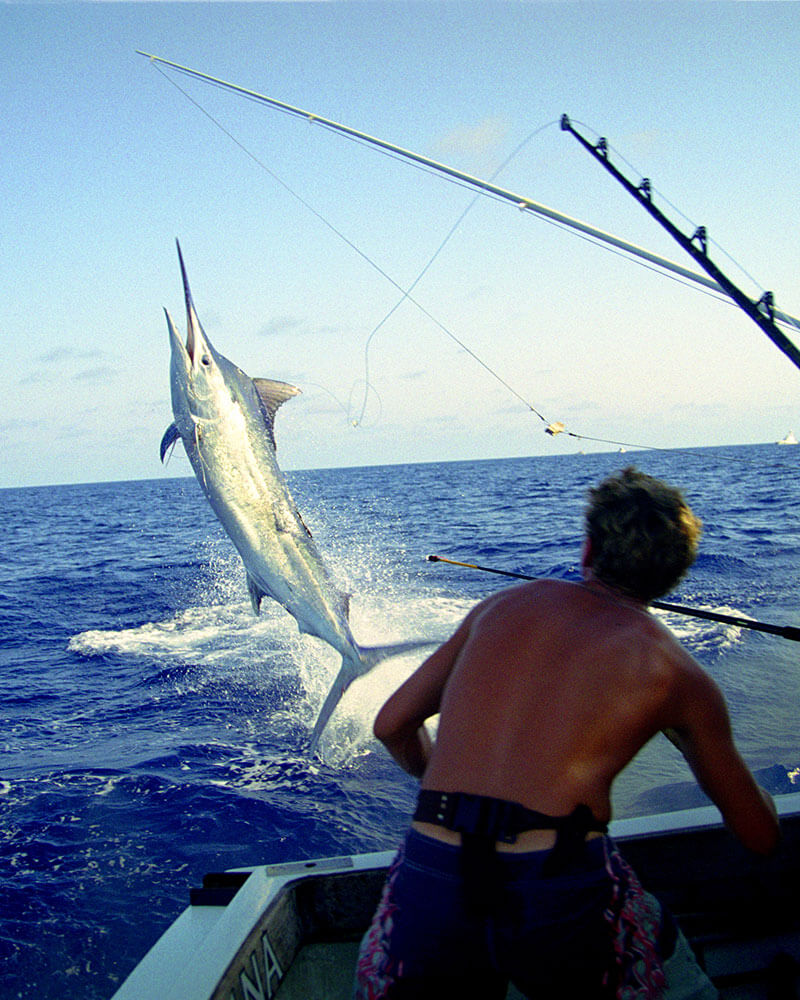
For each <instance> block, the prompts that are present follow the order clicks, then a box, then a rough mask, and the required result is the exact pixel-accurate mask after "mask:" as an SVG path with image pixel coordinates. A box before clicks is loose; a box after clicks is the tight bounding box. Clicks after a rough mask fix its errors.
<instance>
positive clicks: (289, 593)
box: [161, 245, 428, 751]
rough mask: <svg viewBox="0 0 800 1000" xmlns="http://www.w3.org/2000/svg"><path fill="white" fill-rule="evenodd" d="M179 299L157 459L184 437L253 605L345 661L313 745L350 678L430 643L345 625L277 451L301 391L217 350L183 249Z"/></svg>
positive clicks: (343, 602) (341, 597)
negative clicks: (181, 326) (372, 640)
mask: <svg viewBox="0 0 800 1000" xmlns="http://www.w3.org/2000/svg"><path fill="white" fill-rule="evenodd" d="M178 257H179V260H180V266H181V275H182V277H183V291H184V297H185V299H186V324H187V338H186V346H185V347H184V345H183V343H182V341H181V338H180V335H179V334H178V331H177V329H176V327H175V324H174V323H173V321H172V317H171V316H170V314H169V312H167V311H166V310H165V313H166V317H167V326H168V328H169V335H170V344H171V348H172V358H171V362H170V387H171V392H172V412H173V416H174V418H175V419H174V422H173V423H172V424H170V426H169V427H168V428H167V431H166V433H165V434H164V437H163V439H162V441H161V460H162V462H163V460H164V456H165V455H166V452H167V450H168V449H169V447H170V446H171V445H173V444H174V443H175V442H176V441H177V440H178V438H180V439H181V440H182V441H183V446H184V448H185V449H186V454H187V455H188V457H189V461H190V462H191V464H192V468H193V469H194V473H195V475H196V476H197V479H198V482H199V483H200V485H201V487H202V489H203V492H204V493H205V495H206V497H207V498H208V502H209V503H210V504H211V507H212V508H213V510H214V513H215V514H216V515H217V517H218V518H219V520H220V522H221V523H222V526H223V527H224V529H225V531H226V532H227V534H228V535H229V537H230V539H231V541H232V542H233V544H234V546H235V547H236V549H237V551H238V552H239V555H240V556H241V557H242V560H243V562H244V565H245V569H246V571H247V587H248V590H249V592H250V599H251V601H252V605H253V611H254V612H255V613H258V611H259V608H260V605H261V599H262V597H265V596H266V597H271V598H272V599H273V600H275V601H277V602H278V603H279V604H281V605H282V606H283V607H284V608H285V609H286V610H287V611H288V612H289V613H290V614H291V615H292V616H293V617H294V618H295V620H296V621H297V625H298V627H299V629H300V631H301V632H304V633H307V634H309V635H314V636H317V637H319V638H320V639H323V640H324V641H325V642H327V643H328V644H329V645H330V646H332V647H333V648H334V649H335V650H337V651H338V652H339V653H340V654H341V657H342V665H341V668H340V670H339V674H338V676H337V677H336V680H335V681H334V683H333V686H332V688H331V690H330V692H329V693H328V696H327V698H326V700H325V702H324V704H323V706H322V709H321V711H320V714H319V718H318V719H317V722H316V725H315V726H314V731H313V734H312V737H311V749H312V751H313V750H314V749H315V748H316V746H317V743H318V742H319V737H320V735H321V734H322V731H323V729H324V728H325V725H326V724H327V722H328V720H329V719H330V717H331V715H332V713H333V711H334V709H335V708H336V705H337V704H338V702H339V699H340V698H341V696H342V695H343V694H344V692H345V691H346V690H347V688H348V687H349V686H350V684H351V683H352V682H353V681H354V680H355V679H356V678H357V677H360V676H361V675H363V674H365V673H367V672H368V671H369V670H371V669H372V667H374V666H375V665H376V664H377V663H379V662H380V661H381V660H383V659H385V658H387V657H389V656H393V655H397V654H399V653H404V652H408V651H410V650H412V649H417V648H419V647H420V646H423V645H428V643H421V642H409V643H399V644H395V645H393V646H382V647H376V648H365V647H359V646H358V645H357V643H356V642H355V640H354V638H353V635H352V633H351V631H350V624H349V621H348V612H349V609H348V600H349V598H348V596H347V595H346V594H343V593H341V592H340V591H339V590H338V589H337V588H336V586H335V585H334V583H333V580H332V579H331V576H330V574H329V572H328V570H327V568H326V566H325V564H324V563H323V561H322V557H321V556H320V554H319V551H318V550H317V547H316V545H315V544H314V541H313V539H312V537H311V533H310V532H309V530H308V529H307V528H306V526H305V524H304V523H303V519H302V518H301V516H300V513H299V511H298V510H297V507H296V505H295V502H294V500H293V499H292V496H291V494H290V492H289V489H288V486H287V484H286V480H285V477H284V475H283V472H282V471H281V469H280V468H279V467H278V462H277V459H276V456H275V434H274V429H273V427H274V420H275V414H276V412H277V410H278V408H279V407H280V406H281V404H282V403H284V402H285V401H286V400H287V399H291V397H292V396H296V395H297V394H298V393H299V392H300V390H299V389H297V388H296V387H295V386H293V385H288V384H287V383H285V382H276V381H273V380H271V379H251V378H249V377H248V376H247V375H246V374H245V373H244V372H243V371H242V370H241V369H240V368H238V367H237V366H236V365H234V364H233V363H232V362H230V361H229V360H228V359H227V358H226V357H224V356H223V355H222V354H220V353H219V352H218V351H216V350H215V349H214V347H213V346H212V344H211V342H210V340H209V339H208V337H207V336H206V335H205V332H204V331H203V328H202V327H201V325H200V321H199V319H198V318H197V313H196V311H195V307H194V303H193V301H192V295H191V291H190V289H189V282H188V279H187V277H186V268H185V266H184V262H183V256H182V254H181V249H180V245H178Z"/></svg>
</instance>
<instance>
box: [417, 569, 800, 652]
mask: <svg viewBox="0 0 800 1000" xmlns="http://www.w3.org/2000/svg"><path fill="white" fill-rule="evenodd" d="M427 561H428V562H441V563H447V564H448V565H450V566H463V567H464V568H465V569H478V570H480V571H481V572H482V573H496V574H498V576H510V577H513V578H514V579H515V580H536V579H538V577H535V576H529V575H528V574H527V573H512V572H511V571H510V570H507V569H496V568H495V567H493V566H478V565H476V564H475V563H467V562H458V561H457V560H456V559H445V557H444V556H428V559H427ZM648 603H649V606H650V607H651V608H658V609H659V610H661V611H672V612H673V613H674V614H677V615H687V616H688V617H690V618H705V619H707V620H708V621H712V622H720V623H721V624H722V625H735V626H736V627H737V628H749V629H753V630H754V631H756V632H768V633H769V634H770V635H778V636H780V637H781V638H782V639H790V640H791V641H792V642H800V628H798V627H797V626H795V625H772V624H770V623H769V622H759V621H755V620H754V619H752V618H741V617H740V616H739V615H726V614H723V613H722V612H720V611H706V610H704V609H703V608H687V607H684V605H682V604H669V603H668V602H667V601H649V602H648Z"/></svg>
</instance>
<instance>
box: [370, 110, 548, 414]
mask: <svg viewBox="0 0 800 1000" xmlns="http://www.w3.org/2000/svg"><path fill="white" fill-rule="evenodd" d="M557 124H558V122H557V121H552V122H548V123H547V124H546V125H541V126H540V127H539V128H537V129H534V131H533V132H531V133H530V134H529V135H528V136H527V137H526V138H525V139H523V140H522V142H520V143H519V144H518V145H517V147H516V148H515V149H514V150H512V152H511V153H509V155H508V156H507V157H506V158H505V160H503V162H502V163H501V164H500V166H499V167H498V168H497V169H496V170H495V172H494V173H493V174H492V175H491V177H490V180H492V181H493V180H494V179H495V178H496V177H498V176H499V175H500V174H501V173H502V172H503V170H504V169H505V168H506V167H507V166H508V164H509V163H511V161H512V160H513V159H514V157H515V156H517V154H518V153H521V152H522V150H523V149H524V148H525V146H527V144H528V143H529V142H530V141H531V139H533V138H534V137H535V136H537V135H539V134H540V133H541V132H544V131H545V129H548V128H550V127H551V126H553V125H557ZM362 145H363V143H362ZM393 159H396V160H397V159H399V157H397V156H394V157H393ZM428 173H432V171H430V170H429V171H428ZM461 186H462V187H464V188H466V185H463V184H462V185H461ZM480 197H481V194H480V192H478V193H476V194H475V195H474V196H473V198H472V200H471V201H470V203H469V204H468V205H467V207H466V208H465V209H464V211H463V212H462V213H461V215H460V216H459V217H458V218H457V219H456V221H455V222H454V223H453V225H452V227H451V228H450V231H449V232H448V233H447V235H446V236H445V238H444V239H443V240H442V242H441V243H440V244H439V246H438V247H437V249H436V250H435V251H434V253H433V256H432V257H431V258H430V260H429V261H428V262H427V264H425V266H424V267H423V268H422V270H421V271H420V272H419V274H418V275H417V276H416V278H415V279H414V280H413V281H412V283H411V284H410V285H409V287H408V291H407V292H406V293H405V294H404V295H403V296H402V297H401V298H400V299H398V301H397V302H396V303H395V304H394V305H393V306H392V308H391V309H390V310H389V312H387V313H386V315H385V316H384V317H383V319H382V320H381V321H380V322H379V323H378V324H377V326H375V327H374V329H373V330H372V332H371V333H370V335H369V336H368V337H367V341H366V343H365V345H364V381H365V385H366V388H365V391H364V399H363V402H362V406H361V413H360V415H359V416H358V418H357V419H356V420H354V421H353V426H354V427H355V426H357V425H358V424H360V423H361V421H362V420H363V419H364V411H365V409H366V406H367V393H368V392H369V390H370V389H371V388H372V386H371V385H370V381H369V348H370V344H371V343H372V340H373V338H374V337H375V335H376V334H377V332H378V331H379V330H380V329H381V327H382V326H383V325H384V324H385V323H386V321H387V320H388V319H389V318H390V317H391V316H392V315H393V314H394V313H395V312H396V311H397V309H398V308H399V307H400V306H401V305H402V304H403V302H405V301H406V299H407V298H408V297H409V295H410V293H411V292H412V291H413V290H414V289H415V288H416V287H417V285H418V284H419V283H420V281H421V280H422V279H423V277H424V276H425V275H426V274H427V273H428V271H429V270H430V269H431V267H432V265H433V263H434V261H435V260H436V258H437V257H438V256H439V254H440V253H441V252H442V251H443V250H444V248H445V247H446V246H447V244H448V243H449V242H450V239H451V238H452V237H453V236H454V235H455V232H456V230H457V229H458V227H459V226H460V225H461V223H462V222H463V221H464V219H465V218H466V217H467V215H468V214H469V212H470V211H471V209H472V208H473V206H474V205H475V204H476V203H477V201H478V200H479V199H480ZM445 332H447V331H445ZM448 336H450V337H451V339H454V338H453V337H452V334H450V333H448ZM460 346H462V347H463V345H460ZM490 371H491V369H490ZM492 375H493V376H494V377H495V378H496V379H498V380H500V381H502V379H500V376H499V375H498V374H497V372H494V371H492ZM503 384H504V385H505V383H503ZM506 388H509V387H508V386H506ZM511 391H513V390H511ZM526 405H528V404H526ZM542 419H543V418H542Z"/></svg>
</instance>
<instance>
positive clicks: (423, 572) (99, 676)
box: [0, 445, 800, 1000]
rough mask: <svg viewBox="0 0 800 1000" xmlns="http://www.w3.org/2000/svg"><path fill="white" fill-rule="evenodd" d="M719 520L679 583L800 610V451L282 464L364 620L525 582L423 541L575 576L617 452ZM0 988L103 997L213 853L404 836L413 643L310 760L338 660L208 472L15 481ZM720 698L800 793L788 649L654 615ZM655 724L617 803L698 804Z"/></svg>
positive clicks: (278, 856) (5, 595) (305, 852)
mask: <svg viewBox="0 0 800 1000" xmlns="http://www.w3.org/2000/svg"><path fill="white" fill-rule="evenodd" d="M632 462H635V464H636V465H637V466H638V467H639V468H641V469H643V470H644V471H646V472H649V473H651V474H653V475H658V476H663V477H664V478H666V479H668V480H669V481H672V482H675V483H677V484H679V485H681V486H682V487H683V488H684V490H685V492H686V494H687V497H688V499H689V500H690V502H691V503H692V505H693V507H694V509H695V511H696V512H697V513H698V514H699V515H700V517H701V518H702V519H703V521H704V525H705V531H704V538H703V542H702V548H701V555H700V557H699V560H698V562H697V564H696V566H695V568H694V569H693V571H692V573H691V575H690V576H689V577H688V578H687V580H686V581H684V583H683V584H682V585H681V587H680V588H679V590H678V591H676V593H675V594H674V595H673V596H672V598H671V599H672V600H674V601H676V602H679V603H682V604H686V605H692V606H696V607H701V608H708V609H714V610H718V611H728V612H735V613H737V614H743V615H747V616H750V617H752V618H754V619H759V620H762V621H771V622H777V623H779V624H794V625H800V503H799V502H798V501H799V500H800V471H799V470H798V464H799V463H800V447H798V448H791V447H784V448H780V447H777V446H774V445H770V446H766V445H764V446H748V447H742V448H724V449H698V450H692V451H688V452H687V451H683V452H673V451H668V452H638V453H635V454H633V453H631V454H627V455H619V454H606V455H596V454H595V455H570V456H558V457H544V458H528V459H514V460H497V461H481V462H458V463H445V464H425V465H406V466H385V467H373V468H362V469H340V470H331V471H315V472H307V473H295V474H292V475H291V476H290V477H289V478H290V482H291V487H292V491H293V493H294V495H295V498H296V500H297V503H298V506H299V508H300V510H301V512H302V514H303V517H304V520H305V521H306V523H307V524H308V525H309V527H310V528H311V530H312V531H313V533H314V536H315V539H316V541H317V543H318V546H319V548H320V550H321V551H322V553H323V555H324V557H325V559H326V562H327V563H328V565H329V567H330V568H331V570H332V572H333V573H334V575H335V576H336V578H337V580H338V582H339V583H340V585H341V587H342V589H344V590H346V591H347V592H349V593H350V594H352V595H353V596H352V615H351V617H352V623H353V630H354V633H355V635H356V638H357V639H358V640H359V641H360V642H363V643H366V644H378V643H384V642H391V641H396V640H400V639H406V638H415V637H423V638H428V639H434V640H441V639H444V638H446V637H447V635H448V634H449V633H450V632H451V631H452V630H453V629H454V628H455V626H456V625H457V624H458V622H459V621H460V619H461V618H462V616H463V615H464V614H465V613H466V611H467V610H468V609H469V608H470V607H471V605H472V604H473V603H474V602H475V601H476V600H478V599H480V598H481V597H483V596H485V595H487V594H489V593H490V592H492V591H493V590H495V589H497V588H499V587H502V586H506V585H509V584H510V583H512V581H510V580H506V579H505V578H503V577H501V576H496V575H493V574H489V573H485V572H481V571H477V570H471V569H463V568H457V567H453V566H448V565H445V564H442V563H430V562H427V561H426V556H427V555H429V554H438V555H442V556H445V557H448V558H452V559H456V560H461V561H465V562H470V563H478V564H480V565H483V566H491V567H497V568H500V569H504V570H510V571H513V572H522V573H531V574H535V575H542V576H551V577H558V578H565V579H569V578H575V577H576V575H577V568H578V559H579V550H580V536H581V526H582V525H581V519H582V511H583V507H584V503H585V496H586V490H587V488H588V487H589V486H590V485H592V484H593V483H594V482H596V481H597V480H598V479H599V478H600V477H602V476H604V475H605V474H607V473H609V472H611V471H614V470H616V469H619V468H620V467H622V466H623V465H625V464H630V463H632ZM0 509H1V510H2V525H3V545H2V550H0V691H1V692H2V696H1V697H2V701H1V704H2V721H1V724H0V903H1V905H0V967H2V975H0V997H3V998H6V997H8V998H22V997H25V998H29V997H36V998H37V1000H55V998H59V1000H61V998H65V997H67V998H81V1000H94V998H107V997H110V996H111V995H112V994H113V993H114V991H115V989H116V987H117V986H118V985H119V983H120V982H121V981H122V979H123V978H124V977H125V976H126V974H127V973H128V972H129V971H130V970H131V968H132V967H133V966H134V965H135V963H136V962H137V961H138V960H139V959H140V958H141V957H142V956H143V954H144V953H145V952H146V950H147V949H148V948H149V947H150V945H152V944H153V942H154V941H155V940H156V939H157V938H158V936H159V935H160V934H161V933H162V932H163V931H164V929H165V928H166V927H167V926H168V925H169V923H170V922H171V921H172V920H173V919H174V918H175V917H176V916H177V915H178V914H179V913H180V911H181V910H182V909H183V908H184V907H185V906H186V905H187V903H188V890H189V887H190V886H192V885H196V884H199V880H200V879H201V878H202V876H203V874H204V873H205V872H207V871H213V870H219V869H222V868H227V867H235V866H246V865H250V864H262V863H267V862H278V861H284V860H289V859H298V858H312V857H321V856H330V855H339V854H344V853H355V852H361V851H374V850H385V849H390V848H392V847H394V846H395V845H396V844H397V842H398V840H399V837H400V836H401V833H402V831H403V829H404V827H405V825H406V824H407V822H408V819H409V815H410V811H411V806H412V801H413V798H414V784H413V782H412V781H411V779H409V778H407V777H406V776H405V775H403V774H402V773H400V772H399V771H398V770H397V768H396V767H394V766H393V764H392V763H391V762H390V760H389V759H388V757H387V756H386V754H385V753H384V752H383V751H382V750H381V748H379V746H378V745H377V744H376V743H375V741H374V740H373V739H372V737H371V734H370V731H371V723H372V719H373V717H374V715H375V712H376V711H377V709H378V708H379V707H380V705H381V704H382V702H383V700H384V699H385V698H386V697H387V696H388V695H389V694H390V693H391V691H392V690H393V689H394V687H395V686H396V685H397V684H399V683H400V682H401V681H402V680H403V679H404V678H405V677H406V676H407V675H408V673H409V672H410V671H411V670H412V669H413V668H414V666H415V665H416V662H417V660H416V659H415V658H414V657H413V656H411V657H409V656H406V657H404V658H396V659H394V660H390V661H388V662H386V663H384V664H382V665H381V666H380V667H378V668H377V669H376V670H375V671H373V673H371V674H370V675H368V676H367V677H365V678H363V679H361V680H360V681H358V682H356V683H355V684H354V685H353V686H352V687H351V688H350V690H349V691H348V692H347V694H346V696H345V698H344V699H343V701H342V702H341V704H340V707H339V709H338V710H337V712H336V714H335V715H334V717H333V720H332V724H331V726H330V727H329V729H328V730H327V731H326V734H325V736H324V738H323V741H322V746H321V751H322V756H321V758H315V759H309V756H308V754H307V741H308V736H309V731H310V728H311V727H312V726H313V722H314V719H315V717H316V713H317V710H318V708H319V707H320V705H321V703H322V700H323V698H324V696H325V693H326V691H327V687H328V685H329V684H330V682H331V680H332V679H333V676H334V674H335V673H336V671H337V669H338V657H337V656H336V654H334V653H333V652H332V651H331V650H330V649H329V648H328V647H327V646H325V644H324V643H322V642H321V641H319V640H317V639H314V638H311V637H307V636H305V637H301V636H300V635H299V634H298V631H297V628H296V626H295V623H294V620H293V619H292V618H291V617H290V616H289V615H288V614H287V613H286V612H284V611H283V610H282V609H281V608H279V607H278V606H277V605H274V604H272V603H271V602H269V601H265V602H264V606H263V608H262V614H261V615H260V616H259V617H254V615H253V614H252V611H251V609H250V603H249V599H248V597H247V592H246V587H245V578H244V571H243V568H242V565H241V562H240V560H239V559H238V556H237V555H236V553H235V552H234V550H233V548H232V546H231V544H230V543H229V541H228V539H227V537H226V536H225V534H224V533H223V531H222V529H221V527H220V526H219V524H218V522H217V521H216V520H215V518H214V516H213V514H212V512H211V509H210V507H209V506H208V504H207V502H206V501H205V499H204V497H203V495H202V493H201V491H200V488H199V486H198V484H197V483H196V481H195V480H194V479H161V480H154V481H146V482H125V483H101V484H97V485H80V486H55V487H48V488H30V489H19V490H3V491H0ZM663 617H664V620H665V621H666V622H667V623H668V624H669V626H670V627H671V628H672V629H673V630H674V631H675V632H676V634H677V635H678V636H679V637H680V638H681V640H682V641H684V642H685V644H686V645H687V646H688V648H689V649H690V650H691V652H692V653H693V654H694V655H695V656H696V657H697V658H698V659H699V660H700V661H701V662H702V663H703V664H704V665H705V666H706V667H707V669H708V670H709V671H710V672H711V673H712V674H713V676H714V677H715V678H716V679H717V681H718V683H719V684H720V685H721V687H722V689H723V691H724V693H725V695H726V697H727V698H728V701H729V705H730V709H731V714H732V718H733V723H734V728H735V732H736V736H737V740H738V742H739V745H740V747H741V749H742V751H743V753H744V755H745V757H746V759H747V760H748V762H749V763H750V765H751V766H752V767H753V768H754V769H756V770H758V771H759V772H760V773H761V775H762V777H763V780H764V781H765V782H767V783H768V784H769V785H770V786H771V787H772V788H773V789H774V790H775V791H776V792H781V791H790V790H793V789H794V790H798V789H800V783H798V779H799V776H800V726H798V721H797V720H798V715H799V714H800V713H799V712H798V709H799V708H800V649H798V646H797V644H796V643H794V642H790V641H788V640H785V639H782V638H778V637H774V636H770V635H764V634H761V633H758V632H754V631H750V630H744V629H739V628H733V627H724V626H719V625H717V624H714V623H711V622H708V621H701V620H699V619H696V618H692V617H689V616H684V615H664V616H663ZM690 777H691V776H690V774H689V772H688V770H687V768H686V766H685V765H684V764H683V762H682V760H681V759H680V757H679V755H678V754H677V752H676V751H674V750H673V748H672V747H671V746H670V745H669V744H667V742H666V740H664V739H663V738H661V737H659V738H657V739H656V740H654V741H653V742H652V743H651V744H650V745H649V746H648V747H647V748H645V750H644V751H643V753H642V754H641V756H640V758H639V759H638V760H637V761H636V762H635V763H634V764H633V765H632V766H631V767H630V768H629V769H628V771H626V772H625V774H623V776H622V777H621V778H620V779H619V781H618V784H617V788H616V795H615V810H616V815H617V816H618V817H623V816H634V815H638V814H645V813H649V812H657V811H662V810H665V809H673V808H679V807H681V806H683V805H689V804H694V802H695V801H696V791H695V788H694V785H693V784H692V783H691V781H690Z"/></svg>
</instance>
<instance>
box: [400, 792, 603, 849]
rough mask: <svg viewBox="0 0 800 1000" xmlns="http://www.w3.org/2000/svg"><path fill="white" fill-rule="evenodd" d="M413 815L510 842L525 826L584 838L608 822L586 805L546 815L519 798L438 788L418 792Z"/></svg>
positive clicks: (439, 824) (431, 821)
mask: <svg viewBox="0 0 800 1000" xmlns="http://www.w3.org/2000/svg"><path fill="white" fill-rule="evenodd" d="M414 819H415V820H418V821H419V822H422V823H435V824H436V825H437V826H443V827H445V828H446V829H447V830H454V831H456V832H458V833H462V834H474V835H479V836H481V837H487V838H489V839H490V840H499V841H502V842H504V843H507V844H513V843H514V841H515V840H516V839H517V836H518V835H519V834H520V833H524V832H525V831H527V830H555V831H556V833H557V834H558V835H559V837H561V836H568V837H569V838H570V839H572V837H574V836H577V837H579V839H583V838H585V836H586V834H587V833H591V832H599V833H605V832H606V831H607V830H608V824H607V823H603V822H601V821H600V820H597V819H595V817H594V815H593V814H592V811H591V809H589V807H588V806H585V805H578V806H576V807H575V809H573V811H572V812H571V813H569V814H567V815H566V816H548V815H547V814H546V813H541V812H537V811H536V810H534V809H527V808H526V807H525V806H523V805H521V804H520V803H519V802H508V801H506V800H505V799H496V798H492V797H491V796H488V795H473V794H470V793H468V792H437V791H434V790H433V789H429V788H423V789H421V790H420V792H419V795H418V797H417V808H416V810H415V812H414Z"/></svg>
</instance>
